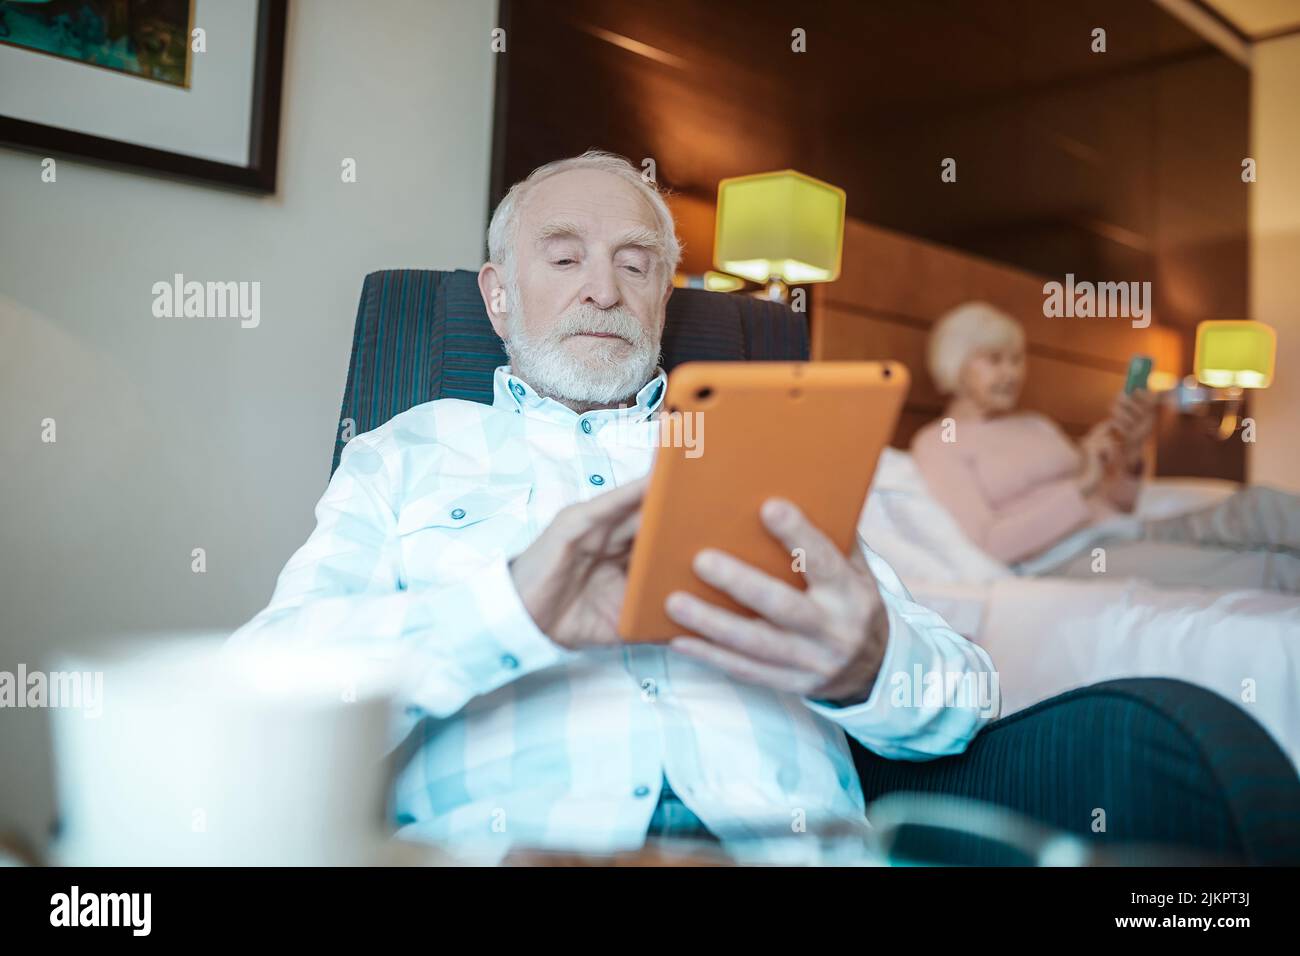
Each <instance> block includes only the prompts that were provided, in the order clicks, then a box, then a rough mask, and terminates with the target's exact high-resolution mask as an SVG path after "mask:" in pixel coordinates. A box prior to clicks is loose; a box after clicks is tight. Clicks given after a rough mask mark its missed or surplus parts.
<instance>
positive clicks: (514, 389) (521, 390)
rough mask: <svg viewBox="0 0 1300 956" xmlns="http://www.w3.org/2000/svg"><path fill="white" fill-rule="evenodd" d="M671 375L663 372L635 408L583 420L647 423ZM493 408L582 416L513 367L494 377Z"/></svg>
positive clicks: (607, 411) (597, 413) (592, 413)
mask: <svg viewBox="0 0 1300 956" xmlns="http://www.w3.org/2000/svg"><path fill="white" fill-rule="evenodd" d="M667 383H668V374H667V373H666V372H665V371H664V370H663V369H662V368H656V369H655V375H654V377H653V378H652V379H650V381H648V382H646V383H645V385H643V386H641V389H640V391H638V392H637V393H636V401H635V403H634V404H632V405H629V406H627V407H625V408H600V409H596V410H594V411H590V412H587V413H586V414H585V415H584V416H583V417H587V418H590V417H609V416H613V417H624V416H630V417H631V418H632V419H633V420H635V421H644V420H645V419H647V418H649V417H650V416H651V415H653V414H654V413H655V412H656V411H658V410H659V406H660V405H662V404H663V400H664V393H665V392H666V391H667ZM492 405H493V407H494V408H505V409H514V410H518V411H520V412H537V413H540V414H543V415H547V416H565V415H567V416H571V417H575V418H576V417H577V415H578V413H577V412H575V411H574V410H573V409H571V408H569V407H568V406H567V405H562V404H560V403H559V402H557V401H555V399H553V398H543V397H542V396H541V395H538V394H537V392H535V391H533V388H532V386H531V385H529V384H528V383H527V382H525V381H524V380H523V379H522V378H520V377H519V376H518V375H515V374H514V373H513V372H511V371H510V366H509V365H500V366H498V367H497V369H496V371H494V372H493V373H492Z"/></svg>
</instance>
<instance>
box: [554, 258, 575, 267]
mask: <svg viewBox="0 0 1300 956" xmlns="http://www.w3.org/2000/svg"><path fill="white" fill-rule="evenodd" d="M575 261H576V260H573V259H568V258H565V259H556V260H555V263H554V264H555V265H557V266H567V265H572V264H573V263H574V262H575Z"/></svg>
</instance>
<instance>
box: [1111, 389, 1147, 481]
mask: <svg viewBox="0 0 1300 956" xmlns="http://www.w3.org/2000/svg"><path fill="white" fill-rule="evenodd" d="M1158 404H1159V398H1158V397H1157V396H1156V395H1154V394H1153V393H1151V392H1148V391H1147V390H1146V389H1139V390H1138V391H1136V392H1134V393H1132V394H1131V395H1126V394H1124V393H1123V392H1121V393H1120V394H1119V396H1118V397H1117V398H1116V399H1115V404H1114V405H1113V406H1112V407H1111V412H1110V415H1111V419H1110V420H1111V424H1112V426H1113V427H1114V429H1115V431H1116V432H1117V433H1118V435H1119V438H1120V442H1121V450H1122V452H1123V455H1124V462H1125V464H1128V465H1130V466H1131V465H1132V464H1133V462H1134V461H1135V460H1140V459H1141V457H1142V447H1143V445H1145V444H1146V440H1147V438H1149V437H1150V436H1151V431H1152V429H1154V428H1155V424H1156V407H1157V405H1158Z"/></svg>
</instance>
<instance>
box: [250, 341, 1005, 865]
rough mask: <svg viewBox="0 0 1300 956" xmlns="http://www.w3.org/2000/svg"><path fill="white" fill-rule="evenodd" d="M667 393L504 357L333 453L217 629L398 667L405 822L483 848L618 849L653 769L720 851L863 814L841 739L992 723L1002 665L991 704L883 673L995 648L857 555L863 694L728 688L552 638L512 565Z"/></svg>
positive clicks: (950, 744)
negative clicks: (594, 394) (879, 629)
mask: <svg viewBox="0 0 1300 956" xmlns="http://www.w3.org/2000/svg"><path fill="white" fill-rule="evenodd" d="M664 387H665V378H664V375H663V373H662V372H661V373H659V374H658V375H657V376H656V377H655V378H654V379H653V380H652V381H650V382H649V383H648V384H647V385H646V386H645V387H644V388H642V389H641V391H640V392H639V393H638V394H637V396H636V404H635V405H634V406H632V407H628V408H624V409H605V410H598V411H591V412H587V413H585V414H582V415H579V414H577V413H575V412H574V411H572V410H571V409H569V408H567V407H565V406H563V405H561V404H559V403H558V402H555V401H553V400H551V399H549V398H542V397H540V396H538V395H537V394H536V393H535V392H534V391H533V390H532V389H531V388H529V387H528V385H527V384H525V383H524V382H523V381H521V380H519V379H518V378H516V377H515V376H513V375H511V373H510V370H509V367H507V366H502V367H501V368H498V369H497V370H496V373H495V378H494V390H495V397H494V401H493V403H492V405H490V406H489V405H483V404H478V403H474V402H466V401H459V400H455V399H443V400H439V401H435V402H428V403H426V404H424V405H419V406H417V407H415V408H412V409H410V410H409V411H406V412H403V413H402V414H400V415H398V416H396V417H395V418H393V419H392V420H391V421H389V422H388V423H386V424H385V425H383V426H382V427H380V428H377V429H375V430H374V431H372V432H368V433H366V434H363V435H359V436H357V437H356V438H354V439H353V440H352V441H350V442H349V443H348V445H347V446H346V448H345V449H344V452H343V456H342V461H341V463H340V466H339V469H338V471H337V472H336V473H335V475H334V477H333V479H332V480H331V481H330V484H329V487H328V489H327V490H326V492H325V494H324V496H323V497H322V498H321V500H320V502H319V504H318V505H317V507H316V519H317V525H316V529H315V531H313V533H312V535H311V537H310V538H309V539H308V540H307V542H306V544H304V545H303V546H302V547H301V548H300V549H299V550H298V551H297V553H295V554H294V555H293V557H292V558H290V560H289V563H288V564H287V565H286V567H285V569H284V571H283V572H282V573H281V575H280V578H279V581H278V583H277V585H276V588H275V594H274V595H273V597H272V599H271V603H270V605H269V606H268V607H267V608H266V609H265V610H264V611H262V612H261V613H260V614H258V615H257V617H255V618H254V619H253V620H252V621H250V622H249V623H248V624H247V625H245V626H244V627H243V628H241V629H240V631H238V632H237V633H236V635H235V638H233V641H234V642H236V643H247V644H258V643H262V642H265V643H267V644H270V645H273V646H276V647H289V646H296V647H298V648H303V649H308V650H321V651H324V650H326V649H350V650H356V651H358V652H360V653H362V654H364V655H366V656H367V657H368V658H370V659H378V660H383V661H389V662H399V663H400V669H401V672H402V674H403V675H404V679H403V687H402V691H401V709H400V718H399V720H398V724H399V725H398V726H397V727H396V728H395V733H396V734H397V738H395V739H401V738H405V739H406V741H407V745H408V747H409V748H410V750H409V751H407V750H404V751H403V753H406V752H410V753H411V756H410V757H409V759H407V760H406V762H405V764H404V765H403V766H402V767H401V769H400V771H399V773H398V776H397V779H396V786H395V792H394V801H395V804H394V814H395V818H396V821H397V822H398V824H399V825H400V830H399V834H400V835H402V836H405V837H413V838H417V839H422V840H429V841H436V842H440V843H444V844H446V845H448V846H449V847H451V848H453V849H457V848H461V849H464V850H466V851H467V852H469V853H475V852H481V853H483V854H485V855H488V856H496V855H500V854H502V853H504V852H506V850H507V849H508V848H509V846H510V845H511V844H514V843H519V844H526V845H530V846H549V847H557V848H559V847H563V848H567V849H578V850H594V851H614V850H622V849H631V848H634V847H637V846H639V845H641V844H642V842H643V841H644V839H645V835H646V830H647V826H648V824H649V821H650V819H651V815H652V813H653V811H654V808H655V803H656V800H657V798H658V796H659V791H660V787H661V781H662V780H664V779H665V778H667V780H669V781H670V783H671V786H672V789H673V790H675V791H676V792H677V794H678V795H679V796H680V798H681V800H682V801H683V802H684V803H685V804H686V805H687V806H688V807H689V808H690V809H691V810H692V811H694V812H695V813H696V814H697V815H698V816H699V817H700V819H701V820H703V821H704V823H705V824H706V825H707V826H708V828H709V829H710V830H711V831H712V832H714V833H715V834H717V835H718V836H719V837H720V838H721V839H722V841H723V843H724V845H726V844H728V843H735V844H737V845H740V844H742V843H743V844H745V845H750V846H752V845H753V842H754V838H755V837H756V836H757V837H762V838H764V839H765V838H766V837H765V835H769V834H773V833H776V834H783V833H784V834H788V833H804V832H809V833H816V832H817V831H818V828H824V829H828V830H829V829H835V830H838V831H843V830H845V829H846V828H847V829H853V828H865V827H866V823H865V820H864V806H863V797H862V791H861V788H860V787H859V784H858V780H857V775H856V773H855V770H854V766H853V760H852V758H851V755H850V753H849V748H848V743H847V740H846V738H845V733H846V732H847V733H849V734H852V735H853V736H854V737H855V738H857V739H858V740H859V741H861V742H862V743H863V744H864V745H865V746H866V747H868V748H869V749H871V750H873V751H875V752H877V753H879V754H882V755H884V756H886V757H892V758H898V759H903V760H924V759H927V758H931V757H936V756H940V755H944V754H952V753H957V752H960V751H961V750H963V749H964V748H965V747H966V745H967V743H969V741H970V740H971V738H972V737H973V736H974V735H975V734H976V732H977V731H978V730H979V729H980V727H981V726H982V725H983V724H984V723H986V722H987V721H988V720H990V719H992V718H993V717H994V716H996V713H997V710H998V702H997V700H996V686H997V685H996V680H994V681H993V685H992V686H993V692H994V698H995V699H994V700H993V702H992V706H985V707H976V706H952V705H951V703H950V702H948V701H944V700H928V701H924V702H923V701H921V700H920V699H919V698H918V696H917V695H912V696H910V697H909V696H907V695H905V694H903V695H900V694H897V693H892V692H891V689H896V687H895V685H896V683H897V682H896V681H891V679H890V678H891V676H894V677H898V678H900V679H905V680H911V679H912V677H913V675H915V676H918V677H919V676H920V675H921V674H922V673H923V672H924V673H926V674H929V673H947V674H952V673H956V674H966V675H973V674H978V673H983V674H984V675H985V676H986V677H987V676H988V675H989V674H990V673H991V672H992V663H991V662H990V660H989V658H988V656H987V655H986V654H985V653H984V651H983V650H981V649H980V648H978V647H976V646H974V645H973V644H971V643H969V642H967V641H966V640H965V639H964V638H962V637H960V636H959V635H957V634H956V633H955V632H954V631H953V630H952V629H951V628H949V627H948V625H947V624H946V623H945V622H944V621H943V619H942V618H941V617H939V615H937V614H935V613H934V612H932V611H929V610H927V609H926V608H923V607H921V606H919V605H918V604H916V603H914V602H913V601H912V599H911V597H910V595H909V594H908V593H907V590H906V589H905V588H904V586H903V585H902V583H901V582H900V581H899V579H898V576H897V575H895V574H894V572H893V570H892V569H891V568H890V567H889V566H888V565H887V564H886V563H885V562H884V561H883V560H882V559H881V558H880V557H879V556H877V555H876V554H874V553H873V552H871V551H870V550H868V549H866V548H865V547H864V552H865V555H866V558H867V562H868V564H869V565H870V567H871V569H872V571H873V573H874V574H875V576H876V578H877V580H878V582H879V585H880V590H881V594H882V597H883V599H884V603H885V607H886V609H887V612H888V618H889V625H890V639H889V645H888V649H887V651H886V655H885V660H884V662H883V665H882V667H881V674H880V677H879V678H878V680H877V683H876V686H875V688H874V690H873V692H872V694H871V696H870V698H869V699H868V700H867V701H865V702H864V703H861V704H857V705H853V706H848V707H835V706H833V705H829V704H826V703H822V702H817V701H812V700H809V699H805V698H800V697H798V696H795V695H791V694H786V693H779V692H777V691H773V690H768V689H765V688H763V687H759V686H755V685H749V684H743V683H739V682H737V681H734V680H732V679H730V678H729V677H727V676H726V675H724V674H722V673H721V672H719V671H716V670H714V669H711V668H709V667H707V666H705V665H702V664H699V663H697V662H695V661H693V660H691V659H688V658H686V657H684V656H682V655H679V654H676V653H674V652H672V651H669V650H667V649H665V648H664V647H661V646H655V645H633V646H616V647H611V648H603V649H595V650H583V651H568V650H565V649H562V648H560V647H559V646H557V645H556V644H554V643H552V642H551V641H550V640H549V639H548V638H547V637H546V636H545V635H544V634H543V633H541V631H539V630H538V628H537V626H536V625H535V624H534V623H533V621H532V619H531V618H530V617H529V615H528V613H527V611H526V610H525V609H524V607H523V604H522V603H521V601H520V599H519V597H518V594H517V592H516V591H515V589H514V586H513V582H512V579H511V576H510V571H509V568H508V565H507V562H508V560H509V559H510V558H511V557H513V556H514V555H516V554H518V553H520V552H521V551H523V550H524V549H525V548H526V547H527V546H528V545H529V543H530V542H532V541H533V539H534V538H535V537H536V536H537V535H538V534H539V533H540V532H541V531H542V530H543V529H544V528H545V527H546V526H547V524H548V523H549V522H550V520H551V519H552V517H553V516H554V515H555V514H556V512H557V511H559V510H560V509H561V508H562V507H564V506H565V505H568V504H571V503H573V502H575V501H580V500H584V499H587V498H591V497H593V496H595V495H598V494H600V493H601V492H602V491H604V490H606V489H608V488H611V487H614V486H616V485H620V484H623V483H624V482H627V481H632V480H635V479H637V478H640V477H642V476H643V475H645V474H647V473H648V471H649V469H650V465H651V461H652V457H653V453H654V450H655V448H656V447H657V443H658V427H659V422H658V418H657V415H656V412H657V410H658V407H659V404H660V402H661V401H662V398H663V392H664ZM846 437H847V436H846ZM412 744H414V746H413V747H412V746H411V745H412Z"/></svg>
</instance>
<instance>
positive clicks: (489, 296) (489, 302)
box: [478, 262, 515, 342]
mask: <svg viewBox="0 0 1300 956" xmlns="http://www.w3.org/2000/svg"><path fill="white" fill-rule="evenodd" d="M478 292H479V295H481V296H482V297H483V305H484V306H485V307H486V308H487V314H488V319H490V320H491V322H492V329H493V331H495V332H496V334H497V335H498V336H500V337H501V341H503V342H504V341H505V340H506V318H507V317H508V316H509V314H510V310H511V309H513V308H515V303H514V302H507V301H506V284H505V270H504V269H503V268H502V267H501V266H499V265H497V264H496V263H495V262H485V263H483V265H482V267H481V268H480V269H479V270H478Z"/></svg>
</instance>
